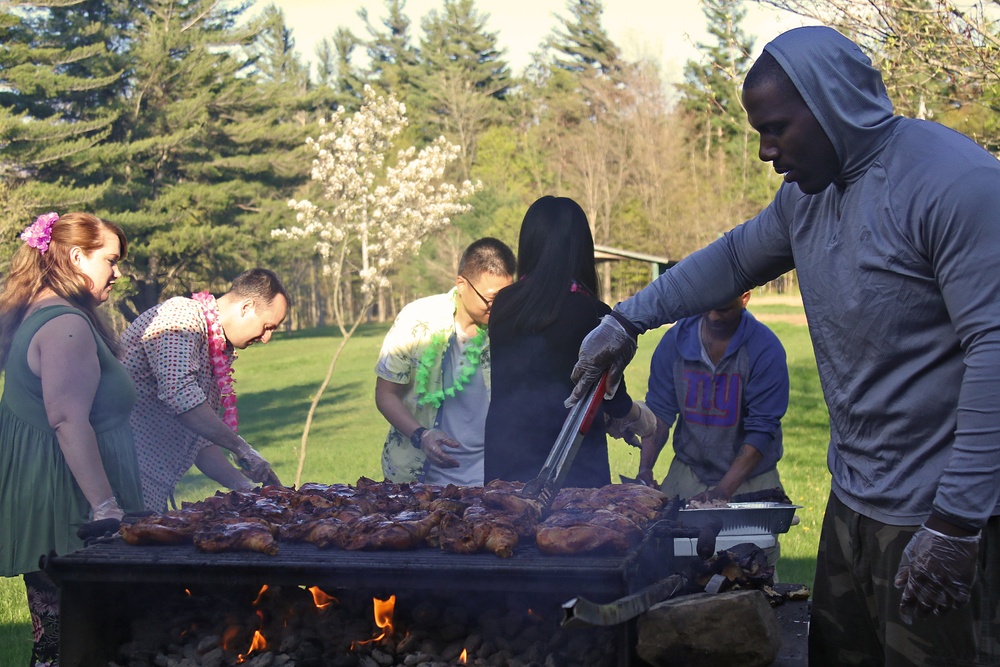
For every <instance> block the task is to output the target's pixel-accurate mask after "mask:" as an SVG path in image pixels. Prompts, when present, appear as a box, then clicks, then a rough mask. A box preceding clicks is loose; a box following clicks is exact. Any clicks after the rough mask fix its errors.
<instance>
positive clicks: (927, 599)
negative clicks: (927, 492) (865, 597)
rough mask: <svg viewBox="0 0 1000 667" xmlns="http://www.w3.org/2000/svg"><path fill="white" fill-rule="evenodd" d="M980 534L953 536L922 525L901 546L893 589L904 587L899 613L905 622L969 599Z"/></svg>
mask: <svg viewBox="0 0 1000 667" xmlns="http://www.w3.org/2000/svg"><path fill="white" fill-rule="evenodd" d="M978 558H979V535H973V536H971V537H953V536H951V535H945V534H943V533H939V532H937V531H936V530H932V529H930V528H928V527H927V526H921V528H920V530H918V531H917V532H916V533H914V535H913V538H912V539H910V543H909V544H907V545H906V548H905V549H903V557H902V558H901V559H900V562H899V571H898V572H896V588H902V589H903V596H902V599H901V600H900V602H899V616H900V618H902V619H903V622H904V623H907V624H911V623H913V618H914V616H916V617H917V618H924V617H926V616H928V615H929V614H941V613H943V612H946V611H948V610H949V609H954V608H955V607H959V606H961V605H963V604H965V603H966V602H968V600H969V596H970V594H971V592H972V584H973V582H974V581H975V579H976V561H977V559H978Z"/></svg>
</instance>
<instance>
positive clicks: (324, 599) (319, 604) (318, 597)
mask: <svg viewBox="0 0 1000 667" xmlns="http://www.w3.org/2000/svg"><path fill="white" fill-rule="evenodd" d="M308 590H309V592H310V593H312V596H313V604H315V605H316V608H317V609H326V608H327V607H329V606H330V605H331V604H333V603H334V602H336V601H337V598H335V597H333V596H331V595H327V594H326V593H324V592H323V590H322V589H320V587H319V586H310V587H309V589H308Z"/></svg>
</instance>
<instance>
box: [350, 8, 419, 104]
mask: <svg viewBox="0 0 1000 667" xmlns="http://www.w3.org/2000/svg"><path fill="white" fill-rule="evenodd" d="M385 7H386V11H387V12H388V16H386V17H385V18H384V19H382V26H383V28H384V30H380V29H378V28H376V27H375V26H373V25H372V24H371V21H370V20H369V18H368V11H367V10H366V9H361V10H359V11H358V16H360V17H361V19H362V20H363V21H364V22H365V28H366V29H367V31H368V35H369V40H368V41H366V42H365V49H366V51H367V52H368V60H369V61H370V64H369V69H368V71H367V72H366V76H365V80H366V81H367V82H368V83H370V84H372V85H374V86H377V87H378V88H379V89H380V90H381V91H382V92H384V93H389V94H393V95H395V96H397V97H398V98H399V99H401V100H404V101H405V100H406V95H407V93H408V92H409V90H410V85H411V79H412V77H413V72H414V70H415V68H416V67H417V63H418V62H419V54H418V53H417V51H416V50H415V49H414V48H413V47H412V46H411V44H410V19H409V17H407V16H406V14H405V13H404V9H405V7H406V0H385Z"/></svg>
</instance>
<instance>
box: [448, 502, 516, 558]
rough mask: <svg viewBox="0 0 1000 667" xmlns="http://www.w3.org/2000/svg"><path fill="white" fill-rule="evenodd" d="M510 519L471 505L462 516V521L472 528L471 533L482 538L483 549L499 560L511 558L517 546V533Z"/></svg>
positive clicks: (485, 508)
mask: <svg viewBox="0 0 1000 667" xmlns="http://www.w3.org/2000/svg"><path fill="white" fill-rule="evenodd" d="M511 518H512V517H511V516H510V515H508V514H504V513H501V512H497V511H495V510H491V509H489V508H487V507H484V506H482V505H473V506H472V507H470V508H468V509H467V510H465V514H463V515H462V520H463V521H465V522H466V523H468V524H470V525H471V526H472V530H473V532H474V533H477V534H479V535H482V536H483V549H484V550H485V551H491V552H493V553H495V554H496V555H497V556H500V557H501V558H510V557H511V556H513V555H514V547H516V546H517V542H518V532H517V529H516V528H515V527H514V525H513V524H512V523H511ZM513 518H517V517H513Z"/></svg>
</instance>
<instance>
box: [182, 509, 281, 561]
mask: <svg viewBox="0 0 1000 667" xmlns="http://www.w3.org/2000/svg"><path fill="white" fill-rule="evenodd" d="M274 532H275V528H274V526H272V525H271V524H269V523H267V522H266V521H262V520H261V519H254V518H248V519H244V520H240V519H229V520H222V521H213V522H210V523H204V524H202V525H201V526H200V527H199V528H198V529H197V530H196V531H195V533H194V545H195V547H197V548H198V549H200V550H201V551H207V552H209V553H218V552H222V551H259V552H260V553H264V554H267V555H269V556H273V555H275V554H276V553H278V542H277V541H276V540H275V539H274Z"/></svg>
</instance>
